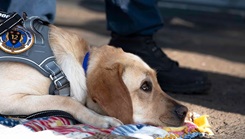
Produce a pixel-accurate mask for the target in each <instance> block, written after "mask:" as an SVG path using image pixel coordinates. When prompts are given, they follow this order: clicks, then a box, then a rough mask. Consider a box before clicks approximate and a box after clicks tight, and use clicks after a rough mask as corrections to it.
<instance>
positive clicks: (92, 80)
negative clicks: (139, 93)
mask: <svg viewBox="0 0 245 139" xmlns="http://www.w3.org/2000/svg"><path fill="white" fill-rule="evenodd" d="M123 68H124V67H123V65H122V64H119V63H115V64H112V65H111V66H109V67H108V66H103V67H100V68H98V69H96V70H95V71H93V73H91V74H92V75H90V77H88V78H87V83H88V84H87V85H88V91H89V95H90V97H91V98H92V100H93V101H95V102H96V103H98V104H99V106H100V107H101V108H102V109H103V110H104V111H105V112H106V113H107V114H108V115H109V116H112V117H115V118H117V119H119V120H121V121H122V122H123V123H124V124H129V123H133V108H132V101H131V98H130V95H129V91H128V89H127V87H126V85H125V84H124V82H123V80H122V73H123Z"/></svg>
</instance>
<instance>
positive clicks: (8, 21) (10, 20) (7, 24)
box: [0, 11, 23, 35]
mask: <svg viewBox="0 0 245 139" xmlns="http://www.w3.org/2000/svg"><path fill="white" fill-rule="evenodd" d="M0 18H2V19H5V20H4V21H3V22H1V23H0V35H2V34H3V33H5V32H6V31H8V30H9V29H11V28H12V27H14V26H15V25H17V24H19V23H20V22H22V21H23V18H22V17H21V16H20V15H18V14H17V13H16V12H14V13H13V14H11V15H9V14H7V13H5V12H1V11H0Z"/></svg>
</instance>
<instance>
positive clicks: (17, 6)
mask: <svg viewBox="0 0 245 139" xmlns="http://www.w3.org/2000/svg"><path fill="white" fill-rule="evenodd" d="M0 1H3V3H4V4H3V5H1V9H3V10H6V9H7V11H6V12H17V13H18V14H20V15H22V14H23V12H26V13H27V16H39V17H41V18H43V19H44V20H47V21H49V22H51V23H53V22H54V19H55V14H56V0H0Z"/></svg>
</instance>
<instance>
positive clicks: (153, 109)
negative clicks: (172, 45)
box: [87, 46, 188, 126]
mask: <svg viewBox="0 0 245 139" xmlns="http://www.w3.org/2000/svg"><path fill="white" fill-rule="evenodd" d="M87 87H88V93H89V97H90V98H91V99H92V100H93V102H95V103H97V104H98V107H100V108H101V109H102V110H103V111H104V112H105V113H106V114H107V115H109V116H112V117H116V118H118V119H119V120H121V121H122V122H123V123H124V124H129V123H146V124H152V125H157V126H180V125H181V124H182V123H183V121H184V118H185V116H186V113H187V111H188V110H187V108H186V107H185V106H183V105H181V104H179V103H178V102H177V101H175V100H174V99H172V98H171V97H169V96H168V95H167V94H166V93H164V92H163V91H162V90H161V88H160V86H159V84H158V82H157V78H156V72H155V71H154V70H153V69H151V68H150V67H149V66H148V65H147V64H146V63H145V62H143V60H141V59H140V58H139V57H138V56H136V55H134V54H131V53H125V52H124V51H123V50H122V49H120V48H114V47H111V46H102V47H100V48H94V49H93V50H92V52H91V58H90V61H89V67H88V73H87ZM90 104H91V103H90ZM90 104H88V107H90V108H92V109H94V110H95V111H96V110H98V108H95V107H97V106H95V105H94V104H93V105H92V104H91V105H90Z"/></svg>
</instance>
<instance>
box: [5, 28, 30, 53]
mask: <svg viewBox="0 0 245 139" xmlns="http://www.w3.org/2000/svg"><path fill="white" fill-rule="evenodd" d="M33 42H34V39H33V35H32V33H31V32H29V31H27V30H26V29H24V28H23V27H21V26H15V27H13V28H12V29H11V30H8V31H7V32H5V33H4V34H3V35H2V36H0V48H1V49H2V50H3V51H5V52H6V53H11V54H19V53H22V52H25V51H26V50H28V49H30V48H31V47H32V45H33Z"/></svg>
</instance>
